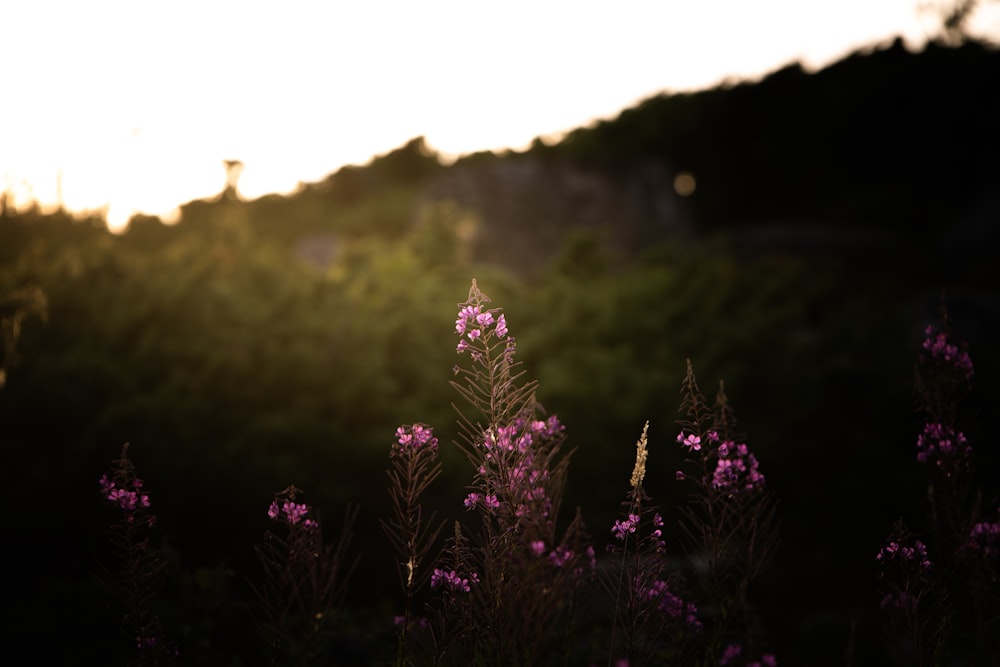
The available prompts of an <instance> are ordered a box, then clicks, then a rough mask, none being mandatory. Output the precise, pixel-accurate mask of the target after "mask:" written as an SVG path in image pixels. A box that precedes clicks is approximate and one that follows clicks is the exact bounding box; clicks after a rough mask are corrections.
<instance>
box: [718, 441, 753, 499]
mask: <svg viewBox="0 0 1000 667" xmlns="http://www.w3.org/2000/svg"><path fill="white" fill-rule="evenodd" d="M723 452H725V454H723ZM718 453H719V459H718V461H717V462H716V464H715V472H714V473H713V474H712V486H713V487H714V488H716V489H717V490H719V491H721V492H723V493H726V494H728V495H729V496H734V495H736V494H738V493H740V492H744V491H745V492H752V491H757V490H759V489H762V488H763V487H764V475H762V474H761V472H760V470H759V465H760V464H759V463H758V461H757V457H756V456H754V455H753V454H751V453H750V450H749V449H748V448H747V446H746V445H744V444H739V445H734V444H733V443H732V442H729V441H726V442H723V443H722V444H720V445H719V449H718Z"/></svg>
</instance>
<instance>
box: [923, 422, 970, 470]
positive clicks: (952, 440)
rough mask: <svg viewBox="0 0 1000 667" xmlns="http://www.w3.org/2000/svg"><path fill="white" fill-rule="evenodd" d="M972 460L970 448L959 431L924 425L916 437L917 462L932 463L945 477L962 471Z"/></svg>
mask: <svg viewBox="0 0 1000 667" xmlns="http://www.w3.org/2000/svg"><path fill="white" fill-rule="evenodd" d="M971 458H972V446H971V445H969V441H968V440H967V439H966V437H965V434H964V433H962V432H961V431H959V432H957V433H956V432H955V431H954V430H953V429H952V428H951V427H950V426H945V425H944V424H936V423H928V424H924V431H923V433H921V434H920V435H918V436H917V460H918V461H920V462H921V463H933V464H934V465H935V466H936V467H937V468H938V469H939V470H940V471H941V472H942V473H943V474H944V475H945V477H951V476H952V475H953V474H954V473H956V472H958V471H959V470H962V469H964V468H965V467H967V466H968V465H969V463H970V460H971Z"/></svg>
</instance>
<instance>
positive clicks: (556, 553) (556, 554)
mask: <svg viewBox="0 0 1000 667" xmlns="http://www.w3.org/2000/svg"><path fill="white" fill-rule="evenodd" d="M574 555H575V554H574V553H573V550H572V549H567V548H566V547H563V546H559V547H556V548H555V549H554V550H553V551H552V553H550V554H549V560H550V561H552V564H553V565H555V566H556V567H562V566H563V565H565V564H566V563H568V562H569V561H570V560H571V559H572V558H573V556H574Z"/></svg>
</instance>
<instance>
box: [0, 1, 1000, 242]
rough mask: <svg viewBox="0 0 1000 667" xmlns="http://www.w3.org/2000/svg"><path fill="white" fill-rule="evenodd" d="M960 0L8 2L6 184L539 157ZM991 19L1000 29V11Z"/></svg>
mask: <svg viewBox="0 0 1000 667" xmlns="http://www.w3.org/2000/svg"><path fill="white" fill-rule="evenodd" d="M941 1H942V0H754V1H753V2H750V1H748V0H650V1H646V0H622V1H621V2H617V3H610V2H607V0H603V1H601V2H590V1H589V0H507V1H506V2H502V3H486V2H477V1H475V0H454V1H453V0H420V1H418V2H416V1H413V0H397V1H389V0H343V1H342V0H325V1H313V2H307V1H303V0H286V1H285V2H274V1H269V2H254V1H253V0H240V1H238V2H237V1H230V0H193V1H189V0H171V2H157V3H153V2H144V1H140V0H128V1H124V2H109V1H102V0H89V1H87V2H80V1H79V0H62V1H56V0H4V3H3V7H2V9H0V63H3V70H2V72H3V74H2V77H0V85H2V90H3V94H2V96H0V191H3V190H6V191H8V192H9V193H11V194H10V196H13V198H14V202H15V203H16V204H20V205H22V206H23V205H26V204H27V203H28V202H29V201H32V200H35V201H38V202H41V203H42V204H43V205H45V206H49V205H53V204H54V203H56V202H58V201H59V200H60V197H61V201H62V202H63V203H64V204H65V205H66V207H67V208H69V209H70V210H85V209H97V208H101V207H104V206H107V207H109V208H108V213H107V215H108V220H109V223H110V225H111V226H112V227H121V226H122V225H123V224H124V223H125V221H126V220H127V219H128V218H129V216H131V215H132V214H133V213H135V212H144V213H149V214H154V215H161V216H164V217H165V218H169V217H170V216H171V214H172V211H174V210H175V209H176V207H177V206H178V205H179V204H182V203H184V202H187V201H190V200H192V199H197V198H202V197H209V196H213V195H215V194H217V193H218V192H219V191H221V190H222V187H223V186H224V184H225V171H224V168H223V160H227V159H238V160H241V161H243V163H244V169H243V173H242V176H241V179H240V182H239V188H240V192H241V193H242V194H243V195H244V196H245V197H248V198H256V197H259V196H261V195H264V194H267V193H270V192H280V193H287V192H291V191H293V190H294V189H295V188H296V186H297V185H298V183H299V182H314V181H319V180H322V179H323V178H324V177H325V176H326V175H328V174H329V173H331V172H333V171H336V170H337V169H338V168H339V167H340V166H342V165H344V164H364V163H366V162H368V161H369V160H370V159H371V158H372V157H373V156H374V155H377V154H382V153H385V152H388V151H389V150H392V149H393V148H396V147H398V146H401V145H402V144H404V143H405V142H406V141H408V140H409V139H411V138H413V137H415V136H418V135H424V136H425V137H426V138H427V141H428V143H429V144H430V145H431V147H432V148H434V149H436V150H438V151H440V152H442V153H444V154H447V155H459V154H463V153H471V152H474V151H477V150H486V149H491V150H492V149H502V148H513V149H521V148H524V147H526V146H527V145H528V144H529V143H530V142H531V140H532V139H533V138H534V137H536V136H545V135H557V134H558V133H560V132H563V131H567V130H571V129H573V128H575V127H579V126H582V125H586V124H588V123H590V122H592V121H593V120H595V119H597V118H609V117H613V116H614V115H616V114H617V113H618V112H619V111H621V110H622V109H624V108H626V107H628V106H631V105H633V104H635V103H636V102H638V101H639V100H641V99H644V98H646V97H649V96H651V95H654V94H656V93H659V92H663V91H681V90H692V89H698V88H703V87H708V86H712V85H714V84H717V83H719V82H721V81H723V80H727V79H728V80H742V79H753V78H758V77H759V76H761V75H763V74H766V73H767V72H770V71H773V70H775V69H778V68H779V67H781V66H783V65H785V64H787V63H789V62H793V61H800V62H802V63H803V65H805V66H807V67H810V68H816V67H821V66H823V65H825V64H828V63H829V62H832V61H833V60H836V59H837V58H839V57H841V56H843V55H845V54H847V53H849V52H851V51H854V50H856V49H858V48H861V47H865V46H873V45H875V44H885V43H887V42H888V41H890V40H891V39H892V38H893V37H894V36H896V35H901V36H903V37H904V38H905V39H906V41H907V44H908V45H909V46H911V47H914V48H915V47H919V46H921V45H922V44H923V42H924V41H925V40H926V38H927V37H928V36H930V35H934V34H936V33H937V31H938V30H937V26H938V25H939V21H938V20H937V18H936V17H935V16H934V15H933V14H932V13H929V12H926V11H921V10H920V9H919V6H921V5H924V4H928V3H933V2H941ZM974 26H976V27H977V30H979V31H980V32H982V33H984V34H987V35H989V34H992V35H993V36H994V37H995V36H997V35H1000V3H987V4H986V5H984V6H983V7H982V8H981V10H980V12H979V13H978V14H977V15H976V21H974Z"/></svg>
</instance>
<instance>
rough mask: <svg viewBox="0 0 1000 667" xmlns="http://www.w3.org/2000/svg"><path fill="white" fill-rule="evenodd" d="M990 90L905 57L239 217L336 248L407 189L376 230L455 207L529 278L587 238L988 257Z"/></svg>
mask: <svg viewBox="0 0 1000 667" xmlns="http://www.w3.org/2000/svg"><path fill="white" fill-rule="evenodd" d="M996 82H1000V52H998V51H997V50H996V49H995V48H991V47H988V46H985V45H982V44H978V43H965V44H963V45H962V46H960V47H947V46H942V45H938V44H930V45H928V46H927V47H926V48H925V49H924V50H923V51H921V52H918V53H911V52H909V51H907V50H906V49H905V48H904V46H903V44H902V43H901V42H900V41H898V40H897V41H896V42H895V43H893V44H892V45H890V46H888V47H886V48H882V49H875V50H872V51H870V52H859V53H855V54H853V55H851V56H849V57H847V58H845V59H843V60H841V61H839V62H836V63H834V64H832V65H830V66H828V67H826V68H825V69H822V70H820V71H818V72H816V73H813V74H809V73H806V72H805V71H803V70H802V69H801V68H800V67H799V66H798V65H789V66H788V67H785V68H784V69H781V70H779V71H776V72H774V73H772V74H770V75H769V76H767V77H765V78H764V79H763V80H761V81H759V82H756V83H741V84H737V85H733V86H727V87H721V88H716V89H711V90H705V91H700V92H695V93H686V94H669V95H668V94H663V95H659V96H656V97H652V98H650V99H647V100H645V101H643V102H642V103H640V104H638V105H637V106H635V107H633V108H629V109H626V110H624V111H622V112H621V114H619V115H618V117H616V118H614V119H610V120H606V121H601V122H599V123H596V124H594V125H592V126H590V127H585V128H579V129H576V130H573V131H571V132H569V133H568V134H567V135H566V136H565V137H564V138H563V139H562V140H561V141H559V142H558V143H555V144H552V145H547V144H545V143H544V142H542V141H541V140H536V141H535V143H534V145H533V146H532V148H531V149H530V150H528V151H525V152H523V153H516V152H507V153H503V154H493V153H479V154H475V155H471V156H467V157H465V158H463V159H460V160H459V161H458V162H456V163H455V164H453V165H450V166H443V165H442V164H441V163H440V161H439V160H438V158H437V156H436V154H434V152H433V151H432V150H429V149H428V147H427V146H426V144H425V143H424V141H423V139H422V138H418V139H414V140H413V141H411V142H410V143H408V144H407V145H406V146H403V147H401V148H400V149H397V150H396V151H393V152H391V153H389V154H387V155H384V156H381V157H379V158H376V159H374V160H373V161H372V162H371V163H370V164H368V165H366V166H363V167H354V166H351V167H345V168H342V169H340V170H339V171H337V172H336V173H333V174H331V175H330V176H329V177H327V178H326V179H325V180H323V181H322V182H319V183H314V184H309V185H306V186H304V187H303V188H302V189H301V191H300V192H298V193H297V194H295V195H293V196H290V197H287V198H283V197H274V196H272V197H266V198H263V199H261V200H257V201H256V202H247V203H245V204H244V206H245V207H246V209H247V211H246V212H247V214H248V215H249V217H250V218H252V219H253V220H255V221H257V223H258V225H259V226H261V227H263V228H271V229H272V230H273V229H276V228H277V225H278V223H276V222H273V223H272V222H268V221H269V220H278V219H280V220H281V223H280V230H281V233H282V234H288V235H293V236H294V235H296V234H298V233H302V234H317V233H333V234H340V233H344V232H345V230H344V229H342V228H338V227H340V226H342V225H343V224H344V223H343V222H342V221H338V218H342V217H343V216H342V213H343V212H344V211H345V210H353V209H356V208H357V207H358V206H359V205H362V204H364V203H365V202H371V201H373V200H383V201H384V199H385V198H386V197H389V196H396V194H398V192H399V188H400V187H405V188H410V189H411V192H410V194H412V195H414V199H413V203H412V204H411V205H410V206H409V207H408V208H409V216H408V219H405V220H400V219H395V220H391V221H390V220H385V216H382V219H381V222H380V224H378V225H374V226H375V227H380V226H381V227H385V226H386V225H388V226H390V227H393V229H394V231H395V232H399V231H400V230H401V229H404V228H406V227H407V226H409V225H412V224H415V223H416V221H417V220H419V219H420V218H421V213H420V211H421V210H424V209H426V208H427V207H428V206H433V205H434V204H435V203H437V202H442V201H451V202H453V203H454V204H457V205H458V207H459V208H460V209H461V210H462V211H464V212H465V213H466V214H471V216H472V218H474V219H476V221H477V223H478V224H477V225H476V228H475V230H474V231H471V232H469V231H468V230H467V233H466V234H465V235H464V238H465V241H466V242H468V243H469V244H471V248H472V251H473V253H474V256H475V258H477V259H481V260H487V261H495V262H498V263H500V264H504V265H507V266H510V267H511V268H519V269H531V268H537V267H538V266H540V265H541V264H543V263H544V261H545V260H546V259H547V258H550V257H551V256H553V255H554V254H555V252H556V251H557V250H558V248H559V247H560V246H561V244H562V242H563V240H564V239H565V238H566V236H567V235H568V234H569V233H570V232H571V231H572V230H579V229H584V230H587V231H588V232H590V233H593V234H595V235H596V236H597V237H598V238H599V239H601V240H603V241H605V242H606V243H607V244H608V245H609V247H613V248H617V249H619V250H623V251H626V252H627V253H631V252H632V251H634V250H637V249H639V248H643V247H646V246H648V245H649V244H650V243H652V242H655V241H657V240H662V239H664V238H671V237H677V236H685V235H690V234H692V233H698V234H706V233H714V232H719V231H726V232H729V233H733V232H740V233H746V232H747V230H756V229H759V228H761V227H765V228H767V229H768V230H769V232H768V234H766V235H765V239H767V238H775V239H783V238H785V237H784V236H783V234H777V235H775V234H774V229H775V227H776V226H777V227H778V228H779V229H783V230H787V229H788V228H789V227H791V228H792V230H793V236H795V235H799V236H801V228H802V227H808V228H810V229H812V228H815V227H817V226H818V227H821V228H822V229H823V231H822V232H821V233H820V234H819V237H821V238H827V237H828V236H829V234H830V233H831V232H833V233H837V234H847V237H846V238H854V237H855V236H857V234H856V233H857V232H859V231H860V232H861V234H860V236H858V238H859V239H861V240H860V241H859V242H861V243H869V242H870V240H871V238H872V237H873V234H874V236H875V237H878V238H879V239H881V240H879V241H878V243H884V236H885V234H888V235H890V236H893V237H896V238H900V237H901V238H904V239H906V240H907V241H910V242H916V243H918V244H920V245H922V246H930V247H933V246H936V245H938V244H940V243H950V244H952V245H957V246H961V247H964V248H980V249H981V248H982V246H983V242H984V241H987V240H989V241H995V240H996V234H997V231H996V225H995V223H993V222H991V221H995V220H996V219H997V218H998V217H1000V162H998V161H997V160H996V155H998V154H1000V125H998V124H997V123H996V120H995V119H996V118H1000V85H995V84H996ZM682 172H684V173H687V174H690V175H691V176H693V178H694V179H695V183H696V188H695V190H694V192H693V193H691V194H690V196H680V195H679V194H678V193H677V191H675V187H674V180H675V178H676V177H677V176H678V174H680V173H682ZM227 203H235V202H227ZM197 204H198V203H193V204H192V205H189V206H188V207H186V210H185V216H184V219H185V221H188V220H190V219H192V218H197V217H198V215H197V214H195V212H194V210H193V209H194V208H196V205H197ZM466 217H469V216H468V215H466ZM365 230H367V231H372V225H369V224H367V223H365V222H363V221H361V222H356V221H355V222H354V224H353V226H352V227H351V228H350V229H349V230H346V231H347V232H348V233H355V232H361V231H365ZM795 230H798V231H795ZM806 237H809V238H817V236H816V234H813V233H811V232H810V233H808V234H806ZM754 242H755V243H756V244H757V245H759V244H760V243H761V239H760V238H756V237H755V238H754ZM852 242H853V241H852ZM840 245H843V243H841V244H840Z"/></svg>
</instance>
